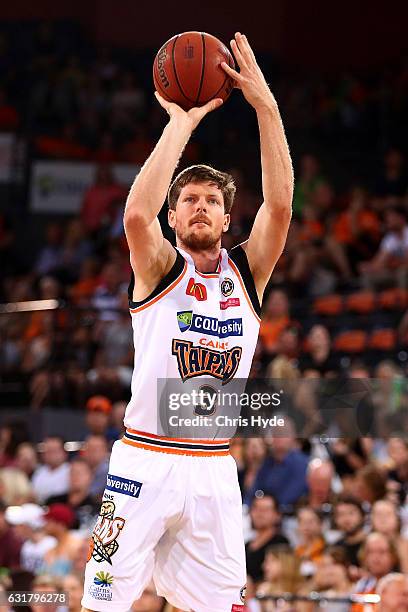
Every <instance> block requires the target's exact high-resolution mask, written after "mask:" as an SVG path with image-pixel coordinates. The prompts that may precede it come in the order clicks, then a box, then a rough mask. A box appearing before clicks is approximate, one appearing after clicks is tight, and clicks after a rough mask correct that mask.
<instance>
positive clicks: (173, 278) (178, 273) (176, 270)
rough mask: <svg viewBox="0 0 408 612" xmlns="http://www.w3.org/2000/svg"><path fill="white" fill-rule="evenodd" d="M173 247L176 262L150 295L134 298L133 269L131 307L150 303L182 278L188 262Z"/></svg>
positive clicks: (129, 294)
mask: <svg viewBox="0 0 408 612" xmlns="http://www.w3.org/2000/svg"><path fill="white" fill-rule="evenodd" d="M171 248H172V249H173V250H174V254H175V255H174V263H173V264H172V266H171V267H170V269H169V270H168V271H167V272H166V273H165V275H164V276H163V277H162V278H161V279H160V280H159V282H158V283H157V285H156V287H155V288H154V289H153V290H152V291H151V292H150V293H149V295H148V296H146V297H145V298H144V299H143V300H140V301H134V299H133V293H134V287H135V275H134V272H133V270H132V272H131V278H130V283H129V289H128V297H129V307H130V308H131V309H136V308H139V307H141V306H144V305H146V304H148V303H149V302H151V301H152V300H154V299H155V298H157V297H158V296H160V295H162V294H163V293H164V292H166V291H168V290H169V288H170V287H174V286H175V284H176V283H177V282H178V281H179V280H180V279H181V277H182V275H183V274H184V272H185V269H186V267H187V262H186V260H185V259H184V257H183V255H182V254H181V253H180V251H179V250H178V249H175V248H174V247H173V246H172V247H171Z"/></svg>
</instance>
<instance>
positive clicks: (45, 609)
mask: <svg viewBox="0 0 408 612" xmlns="http://www.w3.org/2000/svg"><path fill="white" fill-rule="evenodd" d="M31 589H32V592H33V593H36V594H38V602H37V603H34V604H33V603H32V604H31V606H30V609H31V612H59V604H58V602H56V603H51V602H46V603H41V593H44V594H48V593H52V594H57V593H58V592H59V589H60V584H59V580H58V578H56V577H54V576H50V575H47V574H40V575H39V576H36V577H35V578H34V580H33V584H32V586H31Z"/></svg>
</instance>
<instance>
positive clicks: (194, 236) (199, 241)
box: [176, 229, 222, 251]
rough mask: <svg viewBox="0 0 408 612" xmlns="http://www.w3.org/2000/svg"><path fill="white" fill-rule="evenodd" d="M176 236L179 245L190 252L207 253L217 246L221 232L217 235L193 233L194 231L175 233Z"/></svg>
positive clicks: (212, 233) (210, 232)
mask: <svg viewBox="0 0 408 612" xmlns="http://www.w3.org/2000/svg"><path fill="white" fill-rule="evenodd" d="M176 235H177V238H178V240H179V241H180V243H181V244H182V245H183V246H186V247H187V248H188V249H190V250H191V251H207V250H209V249H212V248H214V247H216V246H217V245H218V244H219V242H220V240H221V236H222V230H221V231H220V232H219V235H216V234H215V233H214V232H212V231H208V232H207V231H206V232H200V231H197V230H196V231H194V229H193V230H192V231H189V230H187V231H184V232H183V231H182V232H176Z"/></svg>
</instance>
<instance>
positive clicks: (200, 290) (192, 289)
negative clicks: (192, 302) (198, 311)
mask: <svg viewBox="0 0 408 612" xmlns="http://www.w3.org/2000/svg"><path fill="white" fill-rule="evenodd" d="M186 295H192V296H194V297H195V299H196V300H198V301H199V302H205V300H206V299H207V288H206V286H205V285H203V284H202V283H196V282H195V280H194V278H190V280H189V281H188V285H187V289H186Z"/></svg>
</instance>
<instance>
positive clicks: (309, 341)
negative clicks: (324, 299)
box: [299, 325, 339, 376]
mask: <svg viewBox="0 0 408 612" xmlns="http://www.w3.org/2000/svg"><path fill="white" fill-rule="evenodd" d="M338 366H339V363H338V359H337V358H336V357H335V356H334V355H333V354H332V352H331V340H330V334H329V331H328V329H327V327H324V325H313V327H312V328H311V330H310V331H309V333H308V335H307V338H306V352H305V353H304V354H303V356H301V358H300V360H299V368H300V370H301V371H302V373H303V375H308V374H309V373H310V372H318V373H319V374H320V375H321V376H326V375H328V374H330V373H333V372H336V370H337V369H338Z"/></svg>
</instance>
